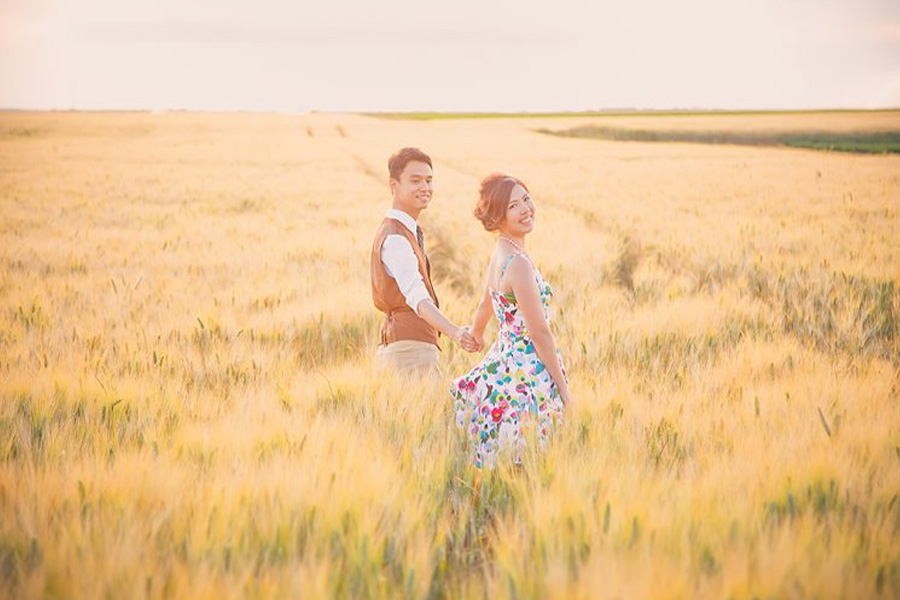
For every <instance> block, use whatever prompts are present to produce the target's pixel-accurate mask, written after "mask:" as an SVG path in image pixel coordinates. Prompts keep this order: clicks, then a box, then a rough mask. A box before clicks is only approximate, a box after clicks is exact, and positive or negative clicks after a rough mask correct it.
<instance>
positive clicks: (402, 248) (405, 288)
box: [381, 208, 434, 314]
mask: <svg viewBox="0 0 900 600" xmlns="http://www.w3.org/2000/svg"><path fill="white" fill-rule="evenodd" d="M386 216H387V218H389V219H396V220H398V221H400V222H401V223H403V225H404V226H405V227H406V228H407V229H409V230H410V231H411V232H412V234H413V237H416V228H417V226H416V220H415V219H413V218H412V217H411V216H409V215H408V214H406V213H405V212H403V211H402V210H397V209H396V208H392V209H390V210H388V211H387V215H386ZM381 262H382V264H384V270H385V271H386V272H387V274H388V275H389V276H390V277H393V278H394V280H395V281H396V282H397V286H398V287H399V288H400V293H402V294H403V297H404V298H405V299H406V303H407V304H408V305H409V307H410V308H411V309H413V311H415V313H416V314H419V303H420V302H422V301H423V300H426V301H428V302H431V303H432V304H433V303H434V301H433V300H432V299H431V294H429V293H428V288H426V287H425V281H424V280H423V279H422V274H421V273H419V259H417V258H416V253H415V252H414V251H413V248H412V246H411V245H410V244H409V240H407V239H406V238H405V237H403V236H402V235H397V234H396V233H395V234H392V235H389V236H387V237H386V238H384V243H383V244H382V245H381Z"/></svg>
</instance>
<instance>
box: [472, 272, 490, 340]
mask: <svg viewBox="0 0 900 600" xmlns="http://www.w3.org/2000/svg"><path fill="white" fill-rule="evenodd" d="M490 320H491V292H490V291H489V290H488V288H487V287H485V288H484V294H483V295H482V296H481V302H479V303H478V307H477V308H476V309H475V314H474V315H473V316H472V329H471V333H472V337H474V338H475V341H477V342H478V343H479V345H481V346H482V347H483V346H484V328H485V327H487V324H488V321H490Z"/></svg>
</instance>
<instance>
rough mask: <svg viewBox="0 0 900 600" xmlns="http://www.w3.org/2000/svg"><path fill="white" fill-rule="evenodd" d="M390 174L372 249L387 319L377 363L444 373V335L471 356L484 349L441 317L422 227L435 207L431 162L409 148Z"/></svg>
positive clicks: (376, 294)
mask: <svg viewBox="0 0 900 600" xmlns="http://www.w3.org/2000/svg"><path fill="white" fill-rule="evenodd" d="M388 171H389V172H390V180H389V181H390V186H391V196H392V198H393V201H392V204H391V208H390V210H388V211H387V215H386V216H385V218H384V221H382V223H381V226H380V227H379V228H378V231H377V233H376V234H375V242H374V243H373V244H372V263H371V272H372V299H373V300H374V302H375V307H376V308H377V309H378V310H380V311H381V312H383V313H385V320H384V323H383V324H382V326H381V343H380V344H379V346H378V353H377V355H376V360H377V362H378V363H379V364H381V365H384V366H388V367H391V368H394V369H396V370H398V371H401V372H407V373H408V372H421V371H433V372H438V371H439V366H440V361H439V358H438V357H439V354H438V352H439V349H440V348H439V347H438V335H439V333H438V332H440V333H443V334H444V335H446V336H447V337H449V338H451V339H453V340H454V341H455V342H457V343H458V344H459V345H460V346H461V347H462V348H463V349H464V350H466V351H468V352H475V351H476V350H478V348H479V345H478V344H477V343H476V341H475V339H474V338H473V337H472V336H471V334H470V333H469V331H468V330H467V329H466V328H464V327H459V326H458V325H456V324H455V323H453V322H451V321H450V320H449V319H447V317H445V316H444V314H443V313H442V312H441V311H440V309H439V303H438V299H437V296H436V295H435V293H434V287H433V286H432V284H431V263H430V262H429V261H428V257H427V255H426V253H425V244H424V234H423V232H422V229H421V227H419V226H418V224H417V222H416V221H417V220H418V218H419V214H420V213H421V212H422V211H423V210H424V209H425V208H426V207H427V206H428V203H429V202H430V201H431V196H432V192H433V184H432V176H433V172H432V168H431V158H430V157H429V156H428V155H427V154H425V153H424V152H422V151H421V150H419V149H418V148H403V149H402V150H400V151H399V152H397V153H396V154H394V155H393V156H391V158H390V160H389V161H388Z"/></svg>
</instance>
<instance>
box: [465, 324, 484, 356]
mask: <svg viewBox="0 0 900 600" xmlns="http://www.w3.org/2000/svg"><path fill="white" fill-rule="evenodd" d="M467 329H468V330H469V333H470V334H471V335H472V339H473V340H475V343H476V344H477V346H478V347H477V348H476V349H475V350H476V352H481V351H482V350H484V331H478V330H477V329H475V326H474V325H469V326H468V327H467Z"/></svg>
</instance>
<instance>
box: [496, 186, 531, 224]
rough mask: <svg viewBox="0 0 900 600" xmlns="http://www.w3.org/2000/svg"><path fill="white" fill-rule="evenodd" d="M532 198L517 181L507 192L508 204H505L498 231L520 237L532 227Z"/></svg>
mask: <svg viewBox="0 0 900 600" xmlns="http://www.w3.org/2000/svg"><path fill="white" fill-rule="evenodd" d="M534 213H535V206H534V200H532V199H531V194H529V193H528V190H526V189H525V188H523V187H522V186H521V185H519V184H518V183H517V184H516V185H515V187H513V189H512V191H511V192H510V193H509V204H508V205H507V206H506V217H505V218H504V219H503V223H501V224H500V227H499V229H500V232H501V233H505V234H506V235H511V236H516V237H522V236H524V235H525V234H526V233H530V232H531V230H532V229H534Z"/></svg>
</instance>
